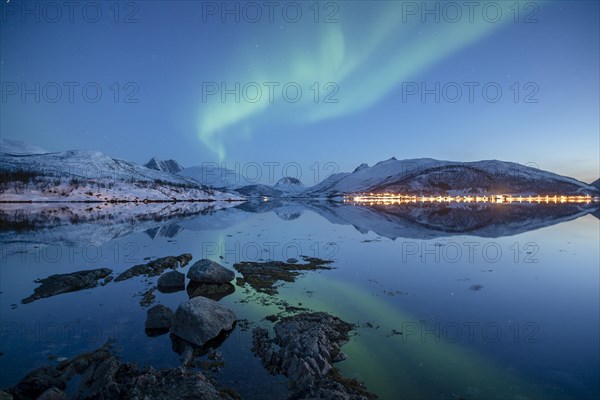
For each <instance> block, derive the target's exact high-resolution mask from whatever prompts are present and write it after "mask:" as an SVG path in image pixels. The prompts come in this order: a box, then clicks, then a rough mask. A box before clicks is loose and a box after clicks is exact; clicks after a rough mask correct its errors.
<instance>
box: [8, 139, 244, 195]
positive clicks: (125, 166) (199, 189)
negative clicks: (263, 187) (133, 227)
mask: <svg viewBox="0 0 600 400" xmlns="http://www.w3.org/2000/svg"><path fill="white" fill-rule="evenodd" d="M0 170H1V171H2V176H3V180H2V182H1V183H0V201H28V200H33V201H116V200H123V201H136V200H139V201H143V200H153V201H157V200H174V199H177V200H226V199H234V198H238V199H239V196H236V195H231V194H229V193H223V192H219V191H216V190H213V189H211V188H208V187H206V186H203V185H201V184H199V183H198V182H196V181H195V180H193V179H190V178H186V177H183V176H179V175H175V174H171V173H168V172H162V171H156V170H153V169H149V168H146V167H143V166H141V165H138V164H135V163H132V162H129V161H124V160H118V159H114V158H111V157H109V156H107V155H105V154H103V153H101V152H98V151H87V150H71V151H65V152H57V153H47V154H26V155H17V154H11V153H2V157H1V159H0Z"/></svg>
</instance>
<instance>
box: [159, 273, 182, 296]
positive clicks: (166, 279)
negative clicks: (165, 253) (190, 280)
mask: <svg viewBox="0 0 600 400" xmlns="http://www.w3.org/2000/svg"><path fill="white" fill-rule="evenodd" d="M183 289H185V275H184V274H182V273H181V272H179V271H169V272H165V273H164V274H162V275H161V276H160V278H158V290H159V291H160V292H162V293H173V292H179V291H180V290H183Z"/></svg>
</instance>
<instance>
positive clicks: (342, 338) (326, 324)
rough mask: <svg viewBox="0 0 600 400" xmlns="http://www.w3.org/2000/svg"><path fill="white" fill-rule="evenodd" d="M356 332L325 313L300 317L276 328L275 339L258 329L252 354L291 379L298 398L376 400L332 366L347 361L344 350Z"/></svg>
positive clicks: (281, 322)
mask: <svg viewBox="0 0 600 400" xmlns="http://www.w3.org/2000/svg"><path fill="white" fill-rule="evenodd" d="M352 329H353V325H351V324H349V323H347V322H344V321H342V320H341V319H339V318H337V317H334V316H333V315H330V314H327V313H324V312H315V313H303V314H298V315H295V316H291V317H285V318H283V319H281V321H280V322H278V323H277V324H276V325H275V338H274V339H269V333H268V331H267V330H266V329H263V328H256V329H254V330H253V332H252V334H253V347H252V351H253V352H254V353H255V354H256V355H257V356H258V357H260V359H261V360H262V362H263V365H264V366H265V368H266V369H267V370H268V371H269V372H271V373H273V374H277V373H279V374H283V375H285V376H287V377H288V378H289V379H290V381H291V383H292V389H293V392H294V395H293V397H294V398H307V399H308V398H319V399H357V400H366V399H373V398H375V395H373V394H371V393H369V392H367V390H366V389H365V388H364V386H362V385H361V384H360V383H358V382H357V381H355V380H351V379H347V378H344V377H342V376H341V374H340V373H339V371H338V370H337V369H336V368H335V367H333V366H332V364H333V363H335V362H337V361H341V360H343V359H345V355H344V354H343V353H342V352H341V350H340V347H341V346H342V345H343V344H344V343H346V342H347V341H348V333H349V332H350V331H351V330H352Z"/></svg>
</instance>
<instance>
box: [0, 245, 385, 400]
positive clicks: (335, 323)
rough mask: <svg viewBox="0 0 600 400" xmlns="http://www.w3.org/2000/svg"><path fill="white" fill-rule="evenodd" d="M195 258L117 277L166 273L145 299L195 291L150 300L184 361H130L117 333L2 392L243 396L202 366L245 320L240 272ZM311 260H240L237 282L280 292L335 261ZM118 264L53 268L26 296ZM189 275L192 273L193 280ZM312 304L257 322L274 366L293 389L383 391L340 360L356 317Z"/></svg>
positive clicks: (63, 289) (216, 365) (48, 398)
mask: <svg viewBox="0 0 600 400" xmlns="http://www.w3.org/2000/svg"><path fill="white" fill-rule="evenodd" d="M191 260H192V255H191V254H188V253H184V254H181V255H179V256H168V257H162V258H158V259H155V260H153V261H150V262H148V263H146V264H140V265H136V266H134V267H131V268H129V269H127V270H126V271H124V272H122V273H121V274H119V275H117V277H116V278H115V279H114V282H115V283H116V282H120V281H124V280H128V279H131V278H135V277H145V278H146V279H149V278H155V277H158V279H157V281H158V283H157V284H156V285H155V286H153V287H152V288H151V289H150V291H149V292H151V293H150V295H148V296H145V297H148V299H147V300H148V301H147V302H145V303H144V304H143V305H150V303H152V302H153V301H154V296H153V292H154V290H156V289H158V290H159V291H161V292H162V293H172V292H177V291H183V290H186V291H187V294H188V297H189V300H187V301H184V302H182V303H181V304H180V305H179V306H178V307H177V309H176V310H175V311H173V310H171V309H170V308H168V307H166V306H164V305H162V304H158V305H156V306H154V307H152V308H150V309H148V310H147V313H146V322H145V333H146V335H147V336H149V337H153V336H159V335H164V334H167V333H169V334H170V338H171V341H172V348H173V351H175V352H176V353H178V354H179V355H180V361H181V364H180V365H179V366H177V367H174V368H166V369H161V370H155V369H154V368H152V367H141V366H139V365H136V364H134V363H123V362H121V360H120V359H119V357H118V355H117V353H116V352H115V351H113V348H112V343H111V342H107V343H106V344H105V345H104V346H102V347H101V348H99V349H97V350H95V351H93V352H90V353H84V354H81V355H78V356H75V357H73V358H71V359H68V360H63V361H61V362H59V363H58V364H56V365H50V366H44V367H41V368H37V369H35V370H33V371H31V372H30V373H28V374H27V375H26V376H25V377H24V378H23V379H22V380H21V381H20V382H19V383H17V384H16V385H15V386H13V387H10V388H7V389H5V390H4V391H0V400H5V399H42V400H54V399H67V398H73V399H118V398H122V399H125V398H127V399H157V400H162V399H170V398H186V399H207V400H213V399H238V398H240V397H239V395H238V394H237V393H236V392H235V391H234V390H232V389H230V388H222V387H219V386H218V385H217V384H216V383H215V382H214V381H213V380H212V379H210V378H209V377H207V376H205V375H204V374H203V373H202V372H201V371H200V370H210V371H218V370H220V369H221V368H222V367H223V366H224V361H223V360H222V359H221V355H220V353H219V352H218V351H215V349H216V348H217V347H219V346H220V345H221V344H222V343H223V342H224V341H226V340H227V338H228V337H229V335H230V334H231V332H233V330H234V329H235V328H236V324H237V323H238V317H237V316H236V313H235V312H234V311H233V310H231V309H229V308H228V307H226V306H224V305H223V304H221V303H219V302H218V300H220V299H221V298H222V297H224V296H226V295H228V294H231V293H233V292H234V291H235V287H234V286H233V285H232V284H231V281H233V280H234V279H236V274H235V272H234V271H232V270H230V269H228V268H225V267H224V266H222V265H220V264H219V263H216V262H214V261H211V260H200V261H197V262H196V263H194V264H193V265H192V266H191V267H190V268H189V269H188V272H187V275H184V274H182V273H180V272H178V271H177V269H178V268H183V267H185V266H186V265H187V264H188V263H189V262H190V261H191ZM303 260H304V263H301V264H299V263H298V262H297V260H288V261H287V262H283V261H270V262H265V263H249V262H245V263H238V264H236V265H235V266H234V268H236V270H238V271H239V272H241V273H242V274H243V275H244V278H240V277H238V278H237V280H238V286H239V283H240V282H239V281H240V280H242V281H244V280H246V282H248V283H249V286H250V287H251V288H252V289H251V290H254V291H256V292H257V293H262V294H263V295H265V294H266V295H267V296H269V297H271V296H275V295H276V294H277V289H276V283H277V282H279V281H285V282H294V280H295V278H296V277H297V276H298V275H299V274H300V273H302V272H304V271H310V270H318V269H331V268H333V267H331V266H330V264H331V263H332V261H328V260H320V259H317V258H311V257H303ZM166 270H170V271H167V272H165V271H166ZM112 272H113V271H112V270H111V269H108V268H100V269H97V270H87V271H78V272H73V273H69V274H60V275H51V276H49V277H47V278H44V279H40V280H38V281H36V282H39V283H40V284H41V285H40V286H39V287H38V288H36V289H35V291H34V294H33V295H31V296H29V297H28V298H26V299H24V300H23V303H24V304H27V303H30V302H32V301H34V300H39V299H42V298H47V297H51V296H56V295H59V294H63V293H68V292H74V291H78V290H84V289H89V288H94V287H96V286H98V285H99V284H101V285H105V284H107V283H109V282H111V281H113V275H112ZM186 277H187V278H188V279H189V282H188V285H187V288H186V286H185V279H186ZM101 279H104V281H102V282H101V281H100V280H101ZM150 297H152V298H151V299H150ZM142 300H144V299H142ZM146 303H147V304H146ZM286 310H287V308H286ZM309 311H310V310H307V309H305V308H290V310H289V312H290V313H292V314H293V315H289V316H285V317H281V318H279V317H277V318H265V319H264V321H266V323H268V322H269V321H270V322H276V321H278V322H276V323H275V325H274V331H275V337H274V338H270V337H269V331H268V330H267V329H265V328H264V327H257V328H255V329H254V330H253V332H252V344H253V347H252V352H253V353H254V355H255V356H257V357H258V358H259V359H260V360H261V362H262V364H263V366H264V367H265V369H266V370H267V371H268V372H270V373H271V374H281V375H284V376H286V377H287V378H288V380H289V383H290V390H291V397H290V398H291V399H309V398H322V399H332V400H333V399H341V400H344V399H353V400H369V399H373V398H375V396H374V395H373V394H371V393H369V392H368V391H367V390H366V388H365V387H364V386H363V385H362V384H360V383H359V382H357V381H355V380H352V379H348V378H345V377H343V376H342V375H341V373H340V371H339V370H338V369H337V368H335V367H334V366H333V365H332V364H334V363H336V362H339V361H341V360H344V359H345V355H344V354H343V353H342V351H341V346H342V345H343V344H344V343H346V342H347V341H348V340H349V336H348V333H349V332H350V331H352V330H353V329H354V325H352V324H349V323H347V322H345V321H342V320H341V319H339V318H337V317H335V316H333V315H330V314H327V313H324V312H309ZM239 321H240V329H241V330H243V331H246V330H248V326H249V321H248V320H245V319H243V320H239ZM207 354H208V356H209V360H207V361H202V362H196V358H198V357H201V356H203V355H207Z"/></svg>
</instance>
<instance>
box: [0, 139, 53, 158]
mask: <svg viewBox="0 0 600 400" xmlns="http://www.w3.org/2000/svg"><path fill="white" fill-rule="evenodd" d="M0 153H4V154H15V155H25V154H46V153H50V152H49V151H48V150H46V149H42V148H41V147H38V146H34V145H31V144H28V143H25V142H22V141H20V140H10V139H0Z"/></svg>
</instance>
